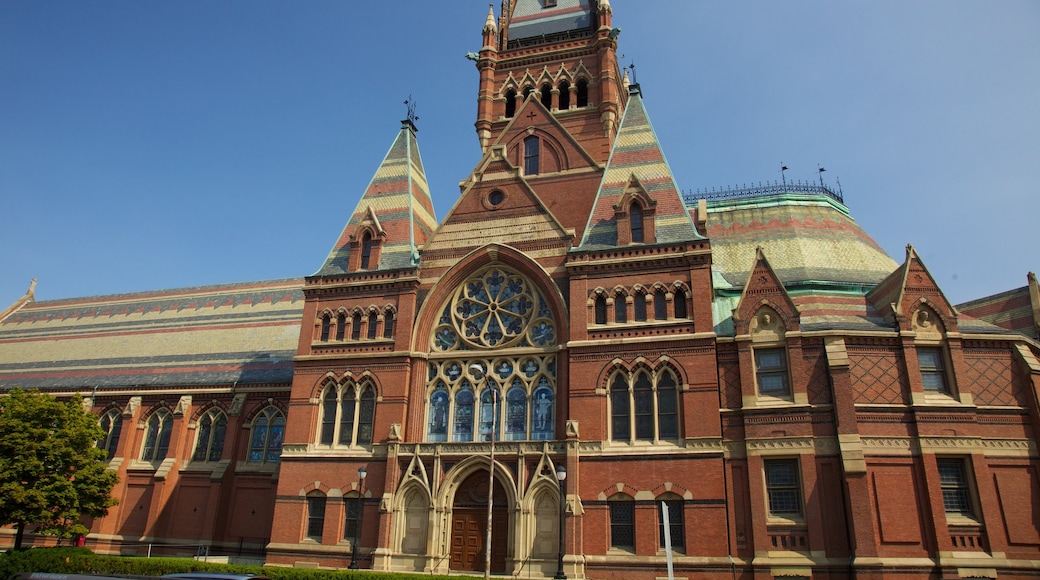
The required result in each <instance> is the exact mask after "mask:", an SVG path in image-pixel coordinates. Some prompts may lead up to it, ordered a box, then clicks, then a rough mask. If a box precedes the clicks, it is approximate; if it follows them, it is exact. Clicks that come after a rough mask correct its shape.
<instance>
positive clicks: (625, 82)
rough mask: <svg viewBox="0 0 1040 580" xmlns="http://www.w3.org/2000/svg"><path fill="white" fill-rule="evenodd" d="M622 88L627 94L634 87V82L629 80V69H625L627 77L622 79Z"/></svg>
mask: <svg viewBox="0 0 1040 580" xmlns="http://www.w3.org/2000/svg"><path fill="white" fill-rule="evenodd" d="M621 86H622V87H624V88H625V92H626V93H627V92H629V87H631V86H632V82H631V81H629V80H628V69H627V68H626V69H625V76H624V77H622V78H621Z"/></svg>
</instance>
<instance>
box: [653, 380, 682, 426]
mask: <svg viewBox="0 0 1040 580" xmlns="http://www.w3.org/2000/svg"><path fill="white" fill-rule="evenodd" d="M657 430H658V435H659V436H660V438H661V439H676V438H678V437H679V402H678V400H677V397H676V383H675V376H674V375H673V374H672V372H671V371H670V370H666V371H664V372H662V373H661V374H660V376H659V378H658V379H657Z"/></svg>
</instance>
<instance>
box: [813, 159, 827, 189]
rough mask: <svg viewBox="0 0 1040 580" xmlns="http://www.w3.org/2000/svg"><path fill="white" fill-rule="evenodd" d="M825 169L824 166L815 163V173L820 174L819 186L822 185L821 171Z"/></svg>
mask: <svg viewBox="0 0 1040 580" xmlns="http://www.w3.org/2000/svg"><path fill="white" fill-rule="evenodd" d="M824 171H827V170H826V169H825V168H823V167H820V164H819V163H817V164H816V173H819V174H820V187H823V172H824Z"/></svg>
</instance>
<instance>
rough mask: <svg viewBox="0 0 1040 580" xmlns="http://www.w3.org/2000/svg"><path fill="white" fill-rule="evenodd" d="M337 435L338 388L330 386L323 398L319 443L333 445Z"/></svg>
mask: <svg viewBox="0 0 1040 580" xmlns="http://www.w3.org/2000/svg"><path fill="white" fill-rule="evenodd" d="M335 433H336V386H335V385H331V384H330V385H329V386H328V387H327V388H326V389H325V395H324V396H322V398H321V436H320V437H319V438H318V442H319V443H321V444H323V445H332V438H333V436H334V435H335Z"/></svg>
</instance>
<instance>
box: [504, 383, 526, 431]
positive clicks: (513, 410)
mask: <svg viewBox="0 0 1040 580" xmlns="http://www.w3.org/2000/svg"><path fill="white" fill-rule="evenodd" d="M523 439H527V389H525V388H524V383H523V381H521V380H520V379H519V378H515V379H513V385H512V386H511V387H509V391H508V392H507V393H506V440H507V441H516V440H523Z"/></svg>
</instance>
